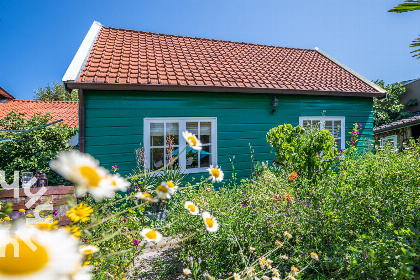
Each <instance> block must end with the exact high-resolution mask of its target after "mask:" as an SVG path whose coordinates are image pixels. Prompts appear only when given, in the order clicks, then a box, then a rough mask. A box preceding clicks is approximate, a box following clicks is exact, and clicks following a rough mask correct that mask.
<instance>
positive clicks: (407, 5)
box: [388, 0, 420, 59]
mask: <svg viewBox="0 0 420 280" xmlns="http://www.w3.org/2000/svg"><path fill="white" fill-rule="evenodd" d="M415 10H420V0H405V1H404V3H401V4H399V5H397V6H395V7H394V8H392V9H391V10H389V11H388V12H394V13H404V12H411V11H415ZM410 47H413V48H416V47H417V48H418V47H420V38H417V39H416V40H414V41H413V43H412V44H411V45H410ZM419 52H420V48H418V49H415V50H414V51H412V52H411V53H414V55H413V57H417V59H419V58H420V53H419Z"/></svg>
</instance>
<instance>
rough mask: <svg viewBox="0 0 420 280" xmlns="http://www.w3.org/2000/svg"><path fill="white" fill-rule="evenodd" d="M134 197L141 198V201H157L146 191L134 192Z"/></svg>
mask: <svg viewBox="0 0 420 280" xmlns="http://www.w3.org/2000/svg"><path fill="white" fill-rule="evenodd" d="M136 198H138V199H141V200H143V201H150V202H158V201H159V199H157V198H154V197H153V196H152V195H151V194H150V193H148V192H139V193H137V194H136Z"/></svg>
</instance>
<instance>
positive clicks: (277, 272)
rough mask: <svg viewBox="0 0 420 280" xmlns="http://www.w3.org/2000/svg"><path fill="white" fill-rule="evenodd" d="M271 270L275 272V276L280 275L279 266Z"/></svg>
mask: <svg viewBox="0 0 420 280" xmlns="http://www.w3.org/2000/svg"><path fill="white" fill-rule="evenodd" d="M271 272H273V276H275V277H280V273H279V270H278V269H277V268H273V269H272V270H271Z"/></svg>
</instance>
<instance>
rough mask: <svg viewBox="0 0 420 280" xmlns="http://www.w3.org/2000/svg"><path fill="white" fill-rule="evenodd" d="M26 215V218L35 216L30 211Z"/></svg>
mask: <svg viewBox="0 0 420 280" xmlns="http://www.w3.org/2000/svg"><path fill="white" fill-rule="evenodd" d="M26 217H28V218H35V216H34V215H32V214H31V213H29V214H27V215H26Z"/></svg>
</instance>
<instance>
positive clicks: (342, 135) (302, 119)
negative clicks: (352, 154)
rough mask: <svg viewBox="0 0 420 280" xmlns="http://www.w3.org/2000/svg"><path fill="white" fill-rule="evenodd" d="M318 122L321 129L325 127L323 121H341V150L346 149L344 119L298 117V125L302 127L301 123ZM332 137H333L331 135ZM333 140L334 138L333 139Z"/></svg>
mask: <svg viewBox="0 0 420 280" xmlns="http://www.w3.org/2000/svg"><path fill="white" fill-rule="evenodd" d="M306 120H310V121H319V122H320V123H321V129H323V128H324V127H325V121H341V127H340V129H341V135H340V138H341V139H340V140H341V143H340V144H341V149H345V148H346V117H314V116H304V117H299V125H300V126H302V127H303V121H306ZM333 137H334V135H333ZM334 139H335V138H334Z"/></svg>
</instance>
